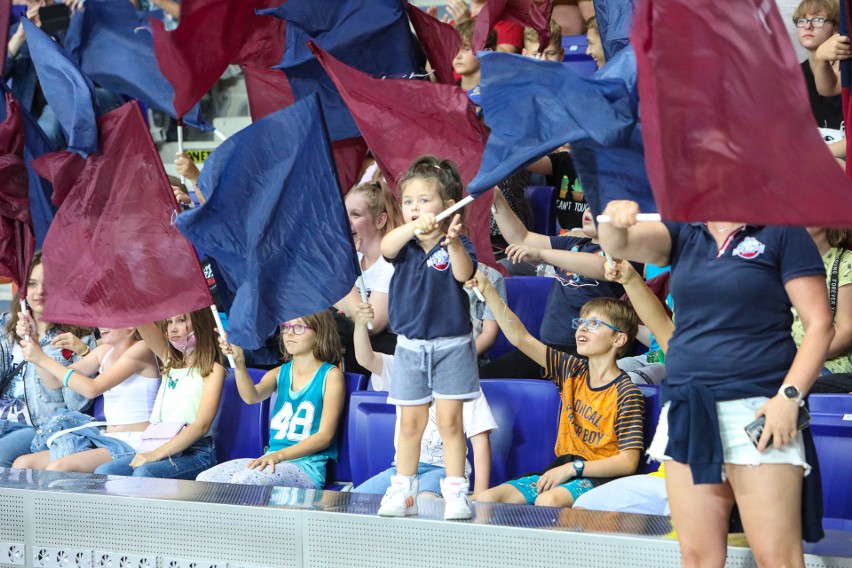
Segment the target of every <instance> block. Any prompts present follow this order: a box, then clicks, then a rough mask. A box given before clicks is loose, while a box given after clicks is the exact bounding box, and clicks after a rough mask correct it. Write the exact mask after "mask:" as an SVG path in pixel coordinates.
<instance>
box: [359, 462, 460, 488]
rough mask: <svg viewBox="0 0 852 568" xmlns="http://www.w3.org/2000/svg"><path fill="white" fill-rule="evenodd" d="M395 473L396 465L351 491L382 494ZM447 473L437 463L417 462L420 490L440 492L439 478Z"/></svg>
mask: <svg viewBox="0 0 852 568" xmlns="http://www.w3.org/2000/svg"><path fill="white" fill-rule="evenodd" d="M392 475H396V466H394V467H391V468H390V469H386V470H384V471H383V472H381V473H377V474H376V475H374V476H373V477H371V478H370V479H368V480H367V481H365V482H364V483H362V484H361V485H359V486H358V487H356V488H355V489H353V490H352V492H353V493H375V494H377V495H384V493H385V491H387V490H388V487H390V484H391V476H392ZM446 475H447V472H446V470H445V469H444V468H443V467H439V466H437V465H429V464H425V463H418V464H417V478H418V479H419V480H420V492H421V493H424V492H429V493H435V494H436V495H440V494H441V479H443V478H444V477H445V476H446Z"/></svg>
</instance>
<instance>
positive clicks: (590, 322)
mask: <svg viewBox="0 0 852 568" xmlns="http://www.w3.org/2000/svg"><path fill="white" fill-rule="evenodd" d="M583 325H585V326H586V329H588V330H589V331H597V330H598V329H599V328H600V327H601V326H602V325H605V326H607V327H608V328H610V329H611V330H613V331H614V332H615V333H621V330H620V329H618V328H617V327H615V326H614V325H609V324H608V323H606V322H605V321H601V320H599V319H586V318H574V319H572V320H571V328H572V329H580V327H582V326H583Z"/></svg>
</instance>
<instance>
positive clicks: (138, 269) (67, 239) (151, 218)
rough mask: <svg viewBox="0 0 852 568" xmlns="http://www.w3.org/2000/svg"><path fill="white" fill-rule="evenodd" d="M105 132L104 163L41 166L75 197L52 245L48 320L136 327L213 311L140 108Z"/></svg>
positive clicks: (106, 124) (96, 159) (46, 160)
mask: <svg viewBox="0 0 852 568" xmlns="http://www.w3.org/2000/svg"><path fill="white" fill-rule="evenodd" d="M98 127H99V130H100V139H101V145H102V148H103V150H102V152H101V153H100V154H93V155H90V156H89V157H88V158H86V159H85V161H84V162H82V163H81V162H79V161H76V160H74V161H68V160H67V159H66V156H67V154H68V152H54V153H52V154H45V155H44V156H42V157H40V158H37V159H36V160H34V161H33V168H34V169H35V170H36V171H37V172H38V174H39V175H40V176H42V177H45V178H46V179H48V181H50V182H52V183H53V184H54V186H55V187H62V188H65V193H66V197H65V199H64V201H63V202H62V205H61V206H60V207H59V211H58V212H57V213H56V217H55V218H54V220H53V223H52V224H51V225H50V230H48V232H47V236H46V237H45V240H44V264H45V279H44V288H45V291H46V298H47V299H46V303H45V307H44V317H45V319H46V320H47V321H52V322H63V323H69V324H74V325H84V326H92V327H94V326H103V327H130V326H134V325H138V324H141V323H146V322H151V321H156V320H161V319H166V318H168V317H171V316H173V315H175V314H181V313H186V312H191V311H194V310H199V309H202V308H205V307H207V306H209V305H211V304H212V303H213V300H212V298H211V297H210V292H209V291H208V289H207V284H206V281H205V279H204V277H203V276H202V273H201V267H200V265H199V264H198V257H197V256H196V254H195V250H194V249H193V248H192V246H191V245H190V244H189V243H188V242H187V240H186V239H185V238H184V237H183V235H181V234H180V232H179V231H178V230H177V229H176V228H175V227H174V225H173V223H174V218H175V215H177V211H178V206H177V202H176V201H175V198H174V194H173V193H172V190H171V187H170V185H169V180H168V178H167V177H166V172H165V171H164V170H163V163H162V160H161V159H160V156H159V154H158V153H157V149H156V147H155V146H154V142H153V141H152V140H151V135H150V133H149V131H148V127H147V125H146V124H145V121H144V119H143V118H142V114H141V112H140V110H139V106H138V104H137V103H136V102H131V103H128V104H126V105H124V106H122V107H121V108H118V109H116V110H114V111H112V112H110V113H108V114H105V115H104V116H102V117H100V118H99V119H98ZM77 157H78V158H79V156H77ZM80 160H82V158H80ZM63 164H65V165H67V166H69V167H66V168H63V167H62V165H63ZM81 164H82V168H81V167H80V166H81Z"/></svg>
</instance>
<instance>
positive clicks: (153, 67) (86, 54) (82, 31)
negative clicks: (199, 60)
mask: <svg viewBox="0 0 852 568" xmlns="http://www.w3.org/2000/svg"><path fill="white" fill-rule="evenodd" d="M65 49H66V50H67V51H68V53H70V54H71V55H72V56H73V57H74V58H75V59H76V60H77V61H78V63H79V64H80V68H81V69H82V70H83V72H84V73H85V74H86V75H88V76H89V77H90V78H91V79H92V80H93V81H95V82H97V83H98V84H99V85H100V86H101V87H103V88H105V89H109V90H111V91H114V92H116V93H120V94H122V95H127V96H129V97H133V98H134V99H139V100H140V101H142V102H143V103H145V104H146V105H148V106H149V107H151V108H154V109H157V110H160V111H162V112H164V113H166V114H168V115H169V116H171V117H172V118H177V117H176V115H175V107H174V103H173V99H174V96H175V91H174V89H173V88H172V85H171V83H169V82H168V81H167V80H166V78H165V77H164V76H163V73H162V72H161V71H160V68H159V66H158V65H157V57H156V55H155V54H154V37H153V35H152V32H151V24H150V22H149V21H148V17H147V15H146V14H142V13H139V12H137V11H136V10H135V9H134V8H133V5H132V4H131V3H130V2H116V1H115V0H86V9H85V10H80V11H78V12H76V13H75V14H74V16H73V17H72V18H71V25H70V26H69V27H68V32H67V35H66V37H65ZM199 49H203V47H199ZM183 121H184V122H185V123H186V124H188V125H190V126H194V127H195V128H199V129H201V130H207V131H212V130H213V127H212V126H211V125H210V124H208V123H207V122H206V121H205V120H204V117H202V116H201V109H200V107H199V106H198V105H195V106H194V107H192V108H191V109H190V111H189V112H188V113H186V115H185V116H184V117H183Z"/></svg>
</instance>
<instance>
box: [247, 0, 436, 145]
mask: <svg viewBox="0 0 852 568" xmlns="http://www.w3.org/2000/svg"><path fill="white" fill-rule="evenodd" d="M258 14H264V15H268V16H275V17H278V18H282V19H284V20H287V47H286V49H285V50H284V58H283V59H282V60H281V64H280V65H278V66H276V67H277V68H278V69H282V70H283V71H284V73H285V74H286V75H287V79H289V81H290V87H291V88H292V90H293V95H294V97H295V98H296V100H297V101H298V100H300V99H303V98H305V97H307V96H309V95H311V94H317V95H319V98H320V101H321V103H322V110H323V115H324V116H325V120H326V124H327V125H328V133H329V136H330V137H331V139H332V140H334V141H336V140H343V139H346V138H353V137H355V136H360V134H361V133H360V131H359V130H358V126H357V125H356V124H355V120H354V119H353V118H352V115H351V114H350V113H349V110H348V109H347V108H346V105H345V104H344V103H343V100H342V99H341V98H340V94H339V93H338V92H337V88H335V86H334V83H332V81H331V79H330V78H329V76H328V75H327V74H326V72H325V71H324V70H323V68H322V66H321V65H320V64H319V61H317V59H316V58H315V57H314V56H313V54H312V53H311V50H310V49H308V46H307V42H308V41H310V40H313V41H314V42H315V43H316V44H317V45H318V46H319V47H321V48H322V49H323V50H325V51H327V52H328V53H331V54H332V55H333V56H334V57H336V58H337V59H339V60H340V61H342V62H343V63H346V64H347V65H349V66H351V67H354V68H355V69H358V70H359V71H363V72H364V73H368V74H370V75H372V76H374V77H388V78H395V79H403V78H407V77H412V76H413V75H416V74H417V73H420V72H422V68H421V65H420V62H419V59H420V55H419V53H420V52H419V47H418V46H417V43H416V40H415V38H414V36H413V35H412V33H411V30H410V28H409V24H408V17H407V15H406V12H405V8H404V6H403V4H402V2H400V1H399V0H371V1H370V2H364V1H363V0H289V1H288V2H286V3H284V4H283V5H281V6H279V7H278V8H270V9H267V10H258Z"/></svg>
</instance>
